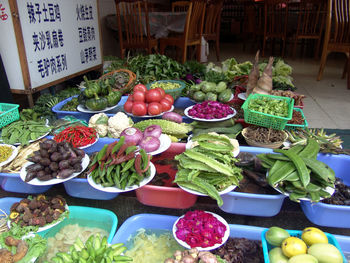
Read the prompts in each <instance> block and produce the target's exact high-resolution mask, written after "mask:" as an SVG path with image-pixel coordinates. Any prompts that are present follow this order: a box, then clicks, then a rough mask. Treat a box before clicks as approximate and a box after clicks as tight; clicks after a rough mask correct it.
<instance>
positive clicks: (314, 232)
mask: <svg viewBox="0 0 350 263" xmlns="http://www.w3.org/2000/svg"><path fill="white" fill-rule="evenodd" d="M301 239H302V240H303V241H304V242H305V243H306V245H308V246H311V245H313V244H318V243H322V244H327V243H328V238H327V236H326V234H325V233H324V232H323V231H322V230H321V229H318V228H316V227H307V228H305V229H304V230H303V233H302V235H301Z"/></svg>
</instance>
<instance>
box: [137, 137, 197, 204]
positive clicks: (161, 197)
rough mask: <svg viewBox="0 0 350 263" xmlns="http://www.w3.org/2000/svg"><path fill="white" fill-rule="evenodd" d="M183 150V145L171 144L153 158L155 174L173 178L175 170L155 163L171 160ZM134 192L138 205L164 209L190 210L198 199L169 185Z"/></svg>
mask: <svg viewBox="0 0 350 263" xmlns="http://www.w3.org/2000/svg"><path fill="white" fill-rule="evenodd" d="M185 149H186V144H185V143H172V144H171V146H170V147H169V148H168V149H167V150H166V151H165V152H163V153H161V154H160V155H158V156H154V157H153V159H152V160H153V163H154V164H155V167H156V170H157V173H168V174H169V176H170V177H172V178H174V177H175V174H176V169H172V167H171V165H160V164H157V163H156V162H155V161H156V160H160V159H173V158H174V156H175V155H177V154H180V153H182V152H184V151H185ZM170 180H171V179H170ZM171 181H172V180H171ZM135 192H136V197H137V200H139V202H140V203H142V204H144V205H150V206H157V207H165V208H176V209H186V208H190V207H192V206H193V205H194V204H195V203H196V201H197V198H198V196H197V195H193V194H190V193H188V192H186V191H184V190H182V189H181V188H179V187H176V186H170V185H165V186H158V185H150V184H148V185H145V186H143V187H141V188H138V189H136V190H135Z"/></svg>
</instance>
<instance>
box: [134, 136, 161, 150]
mask: <svg viewBox="0 0 350 263" xmlns="http://www.w3.org/2000/svg"><path fill="white" fill-rule="evenodd" d="M139 146H140V148H142V149H144V150H145V151H146V152H153V151H156V150H158V149H159V147H160V140H159V139H158V138H156V137H153V136H144V137H143V138H142V140H141V141H140V143H139Z"/></svg>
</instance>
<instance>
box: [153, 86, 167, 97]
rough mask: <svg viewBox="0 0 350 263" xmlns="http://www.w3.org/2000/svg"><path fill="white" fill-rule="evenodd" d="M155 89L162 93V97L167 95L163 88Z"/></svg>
mask: <svg viewBox="0 0 350 263" xmlns="http://www.w3.org/2000/svg"><path fill="white" fill-rule="evenodd" d="M155 90H158V91H159V92H160V95H161V96H162V99H164V97H165V90H164V89H162V88H155Z"/></svg>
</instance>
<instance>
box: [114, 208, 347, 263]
mask: <svg viewBox="0 0 350 263" xmlns="http://www.w3.org/2000/svg"><path fill="white" fill-rule="evenodd" d="M176 219H178V217H176V216H169V215H158V214H138V215H134V216H132V217H129V218H128V219H127V220H126V221H125V222H124V223H123V224H122V225H121V226H120V227H119V229H118V231H117V233H116V234H115V236H114V238H113V240H112V244H115V243H119V242H123V243H125V244H126V246H130V245H131V244H130V240H129V239H130V237H132V236H134V235H135V234H136V232H137V230H139V229H140V228H144V229H151V230H152V232H154V231H160V232H161V231H164V230H168V231H169V230H172V227H173V224H174V223H175V221H176ZM229 226H230V237H238V238H242V237H245V238H247V239H250V240H261V235H262V232H263V231H264V230H265V231H266V230H267V229H266V228H264V227H257V226H246V225H236V224H229ZM333 236H334V237H335V238H336V240H337V241H338V243H339V245H340V248H341V249H342V250H343V253H346V254H348V253H350V237H349V236H342V235H333ZM128 240H129V241H128ZM345 262H346V261H345Z"/></svg>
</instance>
